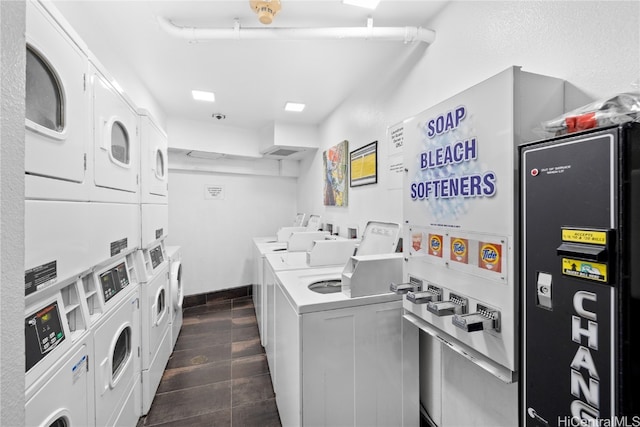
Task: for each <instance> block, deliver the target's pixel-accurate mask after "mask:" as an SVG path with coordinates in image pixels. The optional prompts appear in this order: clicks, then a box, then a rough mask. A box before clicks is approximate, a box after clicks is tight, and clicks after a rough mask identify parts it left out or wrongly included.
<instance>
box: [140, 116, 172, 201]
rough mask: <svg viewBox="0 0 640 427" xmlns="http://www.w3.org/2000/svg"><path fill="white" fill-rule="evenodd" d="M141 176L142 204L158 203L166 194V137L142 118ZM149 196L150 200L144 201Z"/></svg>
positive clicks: (147, 120) (145, 118)
mask: <svg viewBox="0 0 640 427" xmlns="http://www.w3.org/2000/svg"><path fill="white" fill-rule="evenodd" d="M141 127H142V138H143V143H142V147H143V148H142V159H141V162H140V167H141V175H142V177H141V178H142V194H143V203H144V202H153V203H160V202H161V201H162V198H166V197H167V194H168V191H167V190H168V187H167V185H168V180H167V137H166V135H165V134H164V133H163V132H162V131H161V130H160V129H158V128H157V127H156V126H155V125H154V124H153V123H152V122H151V120H150V119H149V118H148V117H146V116H142V118H141ZM147 195H150V196H151V197H152V199H150V200H144V197H145V196H147Z"/></svg>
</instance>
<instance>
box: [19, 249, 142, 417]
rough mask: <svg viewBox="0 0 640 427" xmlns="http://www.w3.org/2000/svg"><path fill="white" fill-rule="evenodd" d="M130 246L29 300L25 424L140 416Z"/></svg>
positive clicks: (137, 296) (136, 295)
mask: <svg viewBox="0 0 640 427" xmlns="http://www.w3.org/2000/svg"><path fill="white" fill-rule="evenodd" d="M133 257H134V252H133V251H131V252H128V253H125V254H122V255H120V256H118V257H115V258H113V259H110V260H109V261H108V262H105V263H103V264H100V265H98V266H96V267H95V268H93V269H92V270H91V271H89V272H87V273H86V274H84V275H82V276H81V277H78V278H72V279H70V280H67V281H66V282H61V283H59V284H56V285H54V286H51V287H48V288H46V289H45V290H43V291H42V292H38V293H36V294H32V295H30V296H28V297H27V298H26V304H25V307H26V309H25V421H26V425H87V426H93V425H95V426H114V425H119V426H120V425H122V426H127V425H129V426H134V425H136V423H137V421H138V419H139V417H140V415H141V408H142V406H141V405H142V404H141V385H142V383H141V381H140V375H141V374H140V372H141V368H140V361H141V355H140V334H141V326H140V287H139V284H138V279H137V274H136V271H135V267H134V260H133Z"/></svg>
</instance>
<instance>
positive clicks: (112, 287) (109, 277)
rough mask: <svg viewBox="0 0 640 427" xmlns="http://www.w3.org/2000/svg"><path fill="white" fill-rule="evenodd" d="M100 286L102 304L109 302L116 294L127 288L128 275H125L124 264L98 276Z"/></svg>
mask: <svg viewBox="0 0 640 427" xmlns="http://www.w3.org/2000/svg"><path fill="white" fill-rule="evenodd" d="M100 286H102V294H103V295H104V302H107V301H109V300H110V299H111V298H113V297H114V296H115V295H116V294H117V293H118V292H120V291H121V290H123V289H124V288H126V287H127V286H129V275H128V274H127V266H126V264H125V263H124V262H121V263H120V264H118V265H116V266H115V267H113V268H111V269H110V270H107V271H105V272H103V273H102V274H100Z"/></svg>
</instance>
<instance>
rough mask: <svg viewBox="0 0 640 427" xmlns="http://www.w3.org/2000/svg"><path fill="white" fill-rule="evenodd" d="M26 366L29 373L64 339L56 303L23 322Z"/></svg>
mask: <svg viewBox="0 0 640 427" xmlns="http://www.w3.org/2000/svg"><path fill="white" fill-rule="evenodd" d="M24 338H25V353H26V365H25V372H29V369H31V368H32V367H33V366H34V365H35V364H36V363H38V362H39V361H41V360H42V359H44V358H45V357H46V356H47V355H48V354H49V353H50V352H51V350H53V349H54V348H56V347H57V346H58V344H60V343H61V342H62V341H64V339H65V335H64V329H63V327H62V321H61V319H60V312H59V310H58V303H57V302H53V303H51V304H49V305H47V306H46V307H43V308H42V309H41V310H39V311H37V312H35V313H33V314H32V315H30V316H27V317H26V318H25V321H24Z"/></svg>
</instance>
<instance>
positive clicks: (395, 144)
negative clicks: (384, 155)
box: [387, 123, 404, 156]
mask: <svg viewBox="0 0 640 427" xmlns="http://www.w3.org/2000/svg"><path fill="white" fill-rule="evenodd" d="M387 133H388V140H389V153H388V154H389V156H393V155H395V154H400V153H402V151H403V149H404V123H400V124H397V125H394V126H391V127H389V129H388V131H387Z"/></svg>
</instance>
